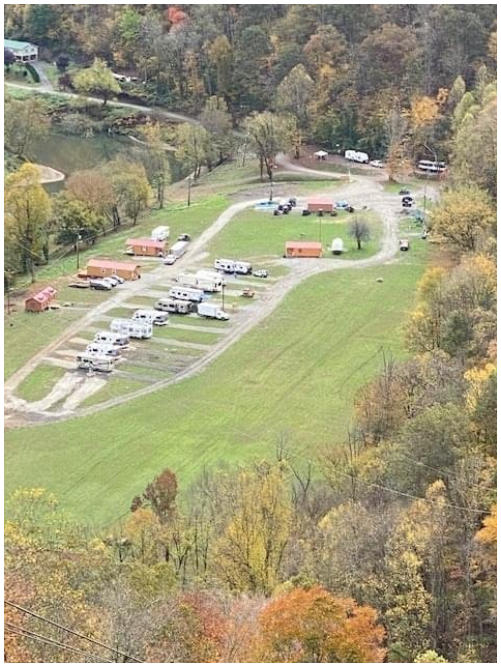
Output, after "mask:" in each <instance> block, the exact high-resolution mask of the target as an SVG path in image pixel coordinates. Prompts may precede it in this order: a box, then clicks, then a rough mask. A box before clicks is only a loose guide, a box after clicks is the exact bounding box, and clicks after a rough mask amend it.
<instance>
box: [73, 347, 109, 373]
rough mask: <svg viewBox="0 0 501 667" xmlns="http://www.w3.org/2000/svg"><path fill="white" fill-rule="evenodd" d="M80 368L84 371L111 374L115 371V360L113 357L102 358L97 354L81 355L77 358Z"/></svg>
mask: <svg viewBox="0 0 501 667" xmlns="http://www.w3.org/2000/svg"><path fill="white" fill-rule="evenodd" d="M77 362H78V368H83V369H84V370H92V371H99V372H101V373H110V372H111V371H112V370H113V364H114V363H115V360H114V359H113V357H102V356H97V355H95V354H89V353H87V352H85V353H84V354H79V355H78V356H77Z"/></svg>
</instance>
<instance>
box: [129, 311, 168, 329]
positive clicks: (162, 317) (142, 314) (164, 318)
mask: <svg viewBox="0 0 501 667" xmlns="http://www.w3.org/2000/svg"><path fill="white" fill-rule="evenodd" d="M132 319H133V320H146V321H147V322H151V323H152V324H156V325H157V326H159V327H163V326H165V325H166V324H167V323H168V321H169V316H168V315H167V313H159V312H158V310H154V309H151V310H149V309H146V308H145V309H140V310H136V311H135V313H134V315H133V316H132Z"/></svg>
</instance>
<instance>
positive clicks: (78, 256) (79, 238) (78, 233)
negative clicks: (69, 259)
mask: <svg viewBox="0 0 501 667" xmlns="http://www.w3.org/2000/svg"><path fill="white" fill-rule="evenodd" d="M81 240H82V237H81V235H80V230H78V232H77V271H78V270H79V269H80V241H81Z"/></svg>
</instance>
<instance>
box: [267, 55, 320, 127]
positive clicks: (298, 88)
mask: <svg viewBox="0 0 501 667" xmlns="http://www.w3.org/2000/svg"><path fill="white" fill-rule="evenodd" d="M313 85H314V84H313V80H312V79H311V77H310V75H309V74H308V73H307V71H306V69H305V68H304V65H301V64H300V65H296V66H295V67H294V68H293V69H291V71H290V72H289V73H288V74H287V76H285V77H284V78H283V79H282V81H281V82H280V84H279V86H278V88H277V93H276V107H277V109H278V111H281V112H286V113H291V114H293V115H294V116H295V117H296V118H297V120H298V123H299V125H300V126H301V127H302V128H305V127H306V126H307V125H308V119H309V114H308V107H309V104H310V102H311V96H312V93H313Z"/></svg>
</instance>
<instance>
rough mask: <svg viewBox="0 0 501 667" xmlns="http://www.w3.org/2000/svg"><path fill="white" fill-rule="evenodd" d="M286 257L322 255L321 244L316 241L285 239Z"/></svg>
mask: <svg viewBox="0 0 501 667" xmlns="http://www.w3.org/2000/svg"><path fill="white" fill-rule="evenodd" d="M285 256H286V257H322V244H321V243H318V241H287V243H286V244H285Z"/></svg>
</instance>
